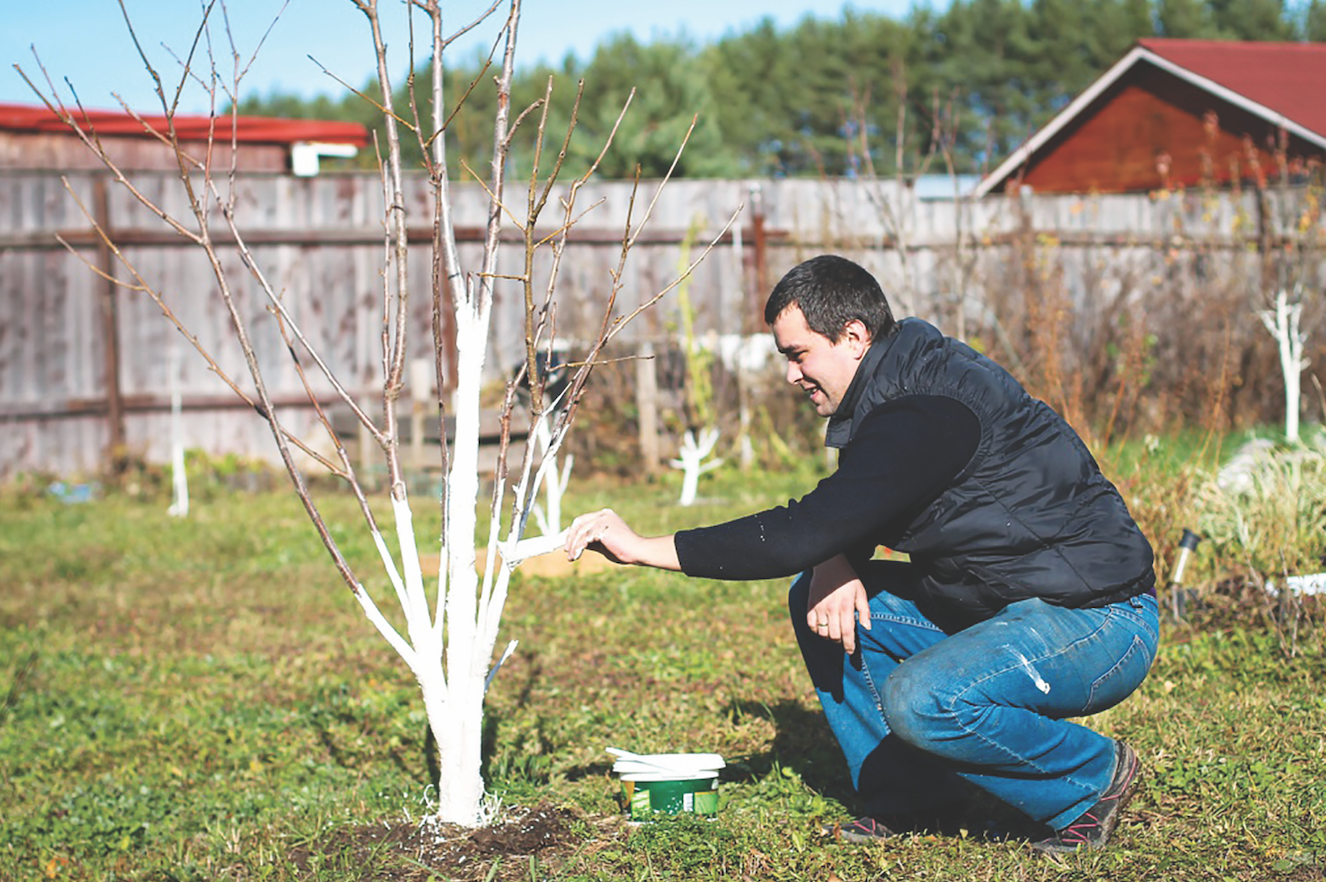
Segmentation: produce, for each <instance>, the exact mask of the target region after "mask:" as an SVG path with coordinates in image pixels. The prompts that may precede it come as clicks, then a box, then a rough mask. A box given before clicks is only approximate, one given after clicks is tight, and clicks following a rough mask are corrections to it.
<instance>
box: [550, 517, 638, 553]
mask: <svg viewBox="0 0 1326 882" xmlns="http://www.w3.org/2000/svg"><path fill="white" fill-rule="evenodd" d="M639 540H640V537H639V536H638V535H636V532H635V531H634V530H632V529H631V528H630V527H629V526H627V524H626V521H624V520H622V518H621V515H619V514H617V513H616V512H615V511H613V510H612V509H610V508H605V509H603V510H602V511H596V512H593V513H592V514H583V515H581V516H580V517H578V518H576V519H575V520H574V521H572V522H571V529H569V530H568V531H567V533H566V556H567V557H568V558H569V559H571V560H577V559H579V557H580V555H581V554H583V553H584V552H585V549H587V548H593V549H594V550H595V551H597V552H599V553H600V554H602V555H603V556H604V557H606V558H607V559H608V560H610V561H612V562H613V563H619V564H632V563H635V560H634V559H633V558H632V554H631V551H632V547H633V545H634V544H635V543H637V542H639Z"/></svg>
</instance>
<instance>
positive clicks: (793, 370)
mask: <svg viewBox="0 0 1326 882" xmlns="http://www.w3.org/2000/svg"><path fill="white" fill-rule="evenodd" d="M800 379H801V368H800V366H799V365H797V363H796V362H795V361H789V362H788V363H787V382H789V383H791V384H793V385H796V382H797V381H798V380H800Z"/></svg>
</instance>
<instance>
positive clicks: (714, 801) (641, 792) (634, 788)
mask: <svg viewBox="0 0 1326 882" xmlns="http://www.w3.org/2000/svg"><path fill="white" fill-rule="evenodd" d="M622 792H623V794H624V795H625V796H626V811H627V814H628V815H629V816H630V818H631V820H632V821H648V820H649V819H650V818H651V817H652V816H653V815H655V814H658V813H663V814H669V815H675V814H680V813H683V812H694V813H695V814H697V815H713V814H717V813H718V772H699V773H696V774H694V775H688V776H686V777H676V776H670V775H667V774H666V773H664V774H649V773H636V774H628V775H622Z"/></svg>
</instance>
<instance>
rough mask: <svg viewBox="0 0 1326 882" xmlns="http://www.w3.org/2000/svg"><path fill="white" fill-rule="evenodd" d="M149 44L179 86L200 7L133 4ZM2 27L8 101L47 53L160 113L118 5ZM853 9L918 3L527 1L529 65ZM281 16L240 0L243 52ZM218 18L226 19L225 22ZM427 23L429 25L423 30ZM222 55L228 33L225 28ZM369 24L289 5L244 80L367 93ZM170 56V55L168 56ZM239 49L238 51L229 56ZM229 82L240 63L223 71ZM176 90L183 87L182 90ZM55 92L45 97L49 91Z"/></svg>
mask: <svg viewBox="0 0 1326 882" xmlns="http://www.w3.org/2000/svg"><path fill="white" fill-rule="evenodd" d="M124 3H125V5H126V7H127V8H128V10H129V14H130V16H131V18H132V19H133V22H134V28H135V31H136V32H137V35H138V38H139V41H140V42H141V43H142V45H143V47H144V49H145V50H146V51H147V53H148V55H149V57H150V58H151V59H152V61H153V63H154V65H156V66H157V67H158V69H159V70H161V71H162V73H163V77H164V78H166V79H168V81H171V80H170V77H177V76H178V71H179V65H178V63H177V62H176V61H175V60H174V57H173V55H172V52H171V51H168V49H169V50H173V53H174V55H177V56H180V57H182V56H183V55H184V54H185V53H186V52H187V51H188V48H189V45H190V43H191V42H192V40H193V36H194V32H195V30H196V28H197V23H198V21H199V20H200V16H201V9H202V5H201V3H200V2H199V0H124ZM4 5H5V7H6V8H5V10H4V15H3V20H4V26H3V27H2V28H0V59H2V60H3V61H4V65H3V68H2V69H0V102H19V103H33V102H35V101H36V98H35V96H34V95H33V93H32V92H31V90H30V89H29V88H28V86H27V85H26V84H25V83H24V82H23V79H22V78H21V77H20V76H19V74H18V73H17V72H16V71H15V70H14V65H15V64H18V65H20V66H21V67H22V68H23V70H24V71H25V72H26V73H27V74H28V75H29V76H30V77H32V78H33V79H34V80H37V79H38V78H40V77H41V71H40V69H39V67H38V65H37V62H36V60H35V59H34V58H33V55H32V49H31V47H33V46H35V47H36V50H37V53H38V55H39V56H40V58H41V62H42V65H44V67H45V69H46V72H47V73H48V74H49V75H50V76H51V78H52V79H53V80H55V81H56V82H57V84H58V85H59V88H60V89H61V90H62V94H64V95H65V96H66V98H67V96H68V89H67V87H66V86H65V85H64V83H63V80H64V78H68V79H69V80H70V81H71V82H72V83H73V85H74V88H76V89H77V91H78V95H79V97H80V99H81V100H82V102H83V104H84V105H85V106H87V107H93V108H103V107H111V108H113V107H117V106H118V104H117V102H116V99H115V97H114V94H119V95H120V96H122V97H123V98H124V99H125V100H126V101H127V102H128V103H129V105H130V106H132V107H135V108H137V109H142V110H147V111H150V110H153V109H155V108H156V107H157V106H158V105H157V104H156V99H155V97H154V93H153V91H152V81H151V79H150V77H149V76H148V74H147V72H146V70H145V69H144V67H143V65H142V63H141V62H140V61H139V59H138V56H137V54H136V52H135V50H134V47H133V43H132V41H131V39H130V37H129V33H128V30H127V29H126V27H125V25H124V20H123V18H122V16H121V13H120V8H119V4H118V3H117V2H116V0H6V2H5V4H4ZM844 5H849V6H851V7H852V8H854V9H857V10H861V11H876V12H881V13H883V14H886V15H890V16H895V17H898V16H902V15H905V14H906V13H907V12H908V10H909V9H910V8H911V6H912V0H855V2H852V3H850V4H843V3H833V2H829V3H824V2H821V3H814V2H811V0H719V2H715V0H664V2H649V3H641V2H638V0H635V2H633V0H525V11H524V13H523V15H522V19H521V26H520V30H519V44H518V45H519V47H520V48H519V49H518V53H517V57H518V58H519V59H521V60H523V61H525V62H531V61H534V60H538V59H543V60H547V61H551V62H556V61H560V60H561V59H562V58H563V57H564V56H565V55H566V53H568V52H575V53H576V54H577V55H578V56H579V57H580V58H582V59H583V58H587V57H588V56H589V54H590V53H591V52H592V50H593V48H594V46H595V45H597V44H598V42H599V41H600V40H602V39H603V38H604V37H606V36H608V35H610V34H613V33H616V32H619V31H623V30H629V31H631V32H632V33H633V34H635V36H636V37H637V38H639V39H641V40H643V41H647V40H650V39H652V38H654V37H657V36H668V35H677V34H679V33H685V34H687V35H689V36H690V37H691V38H693V39H695V40H697V41H699V42H705V41H708V40H712V39H716V38H718V37H721V36H723V35H724V34H726V33H728V32H731V31H741V30H745V29H747V28H749V27H750V26H751V25H753V24H755V23H756V22H758V21H759V20H760V19H761V18H763V17H765V16H769V17H772V18H773V19H774V21H775V22H776V23H777V24H778V25H779V26H780V27H788V26H791V25H794V24H795V23H796V22H798V21H800V20H801V19H802V18H803V17H805V16H806V15H811V14H813V15H816V16H818V17H821V18H825V17H829V18H835V17H837V16H838V15H839V13H840V12H841V11H842V9H843V6H844ZM381 6H382V10H383V12H382V15H383V18H384V21H386V22H390V24H391V27H390V30H389V31H388V32H387V35H386V37H387V43H388V52H389V57H391V58H392V59H393V63H392V64H391V74H392V76H394V77H399V76H401V75H402V72H403V71H404V70H405V67H406V63H405V58H406V57H407V47H408V40H407V36H406V35H407V29H406V25H405V23H404V22H405V20H404V15H403V13H402V11H401V10H402V9H403V8H404V7H403V5H402V4H401V3H400V2H393V0H382V2H381ZM485 7H486V4H485V3H483V2H482V0H444V9H445V10H447V20H448V22H449V24H448V30H450V29H452V28H455V27H459V26H460V25H461V24H464V23H468V22H469V21H471V20H473V18H475V17H476V16H477V15H478V14H479V13H480V12H481V11H482V10H483V9H484V8H485ZM280 10H281V2H280V0H229V3H228V6H227V12H228V16H229V21H230V26H231V31H232V33H233V34H234V38H235V44H236V49H237V51H238V52H239V54H240V55H241V56H243V57H244V58H245V59H246V60H247V59H248V58H249V57H250V56H251V55H252V53H253V50H254V49H255V48H256V47H257V45H258V41H259V40H260V39H261V38H262V36H263V33H264V32H265V31H266V30H267V28H268V26H269V25H271V23H272V20H273V18H274V17H275V16H276V15H277V13H278V11H280ZM213 14H214V15H216V13H215V12H214V13H213ZM416 26H418V25H416ZM496 27H497V26H496V24H487V23H486V24H485V25H484V26H482V27H481V29H480V30H481V32H482V34H483V36H482V37H476V38H473V39H470V40H468V41H467V43H466V44H465V45H463V46H461V47H460V51H461V52H465V53H468V52H471V51H474V47H475V46H477V45H478V44H479V43H486V42H489V41H491V40H492V39H493V35H494V33H495V31H496ZM213 34H214V38H215V39H216V40H217V42H216V49H217V51H218V54H219V55H220V54H224V53H223V51H222V50H223V48H224V47H223V46H222V45H220V42H219V38H221V37H222V36H223V35H224V29H222V28H219V27H218V28H214V30H213ZM371 46H372V44H371V39H370V37H369V33H368V29H367V20H366V19H365V18H364V16H363V15H362V14H361V13H360V12H359V11H358V10H357V9H356V8H355V7H354V5H353V4H352V3H351V2H350V0H289V3H288V5H287V6H286V8H285V11H284V12H283V13H282V14H281V16H280V18H279V20H277V21H276V24H275V26H274V27H273V29H272V31H271V34H270V36H268V38H267V41H266V42H265V43H264V44H263V47H262V51H261V52H260V53H259V54H258V57H257V60H256V61H255V62H254V63H253V65H252V67H251V68H250V70H249V73H248V74H247V75H246V76H245V78H244V80H243V85H242V87H241V88H242V89H243V91H244V94H248V93H249V92H257V93H258V94H266V93H268V92H269V91H271V90H273V89H280V90H282V91H287V92H296V93H299V94H302V95H315V94H318V93H320V92H326V93H332V94H339V93H340V92H341V91H342V89H341V87H340V86H339V85H338V84H337V83H336V82H335V81H334V80H333V79H331V78H330V77H329V76H328V75H327V74H326V73H324V72H323V71H322V70H321V68H319V66H318V64H315V63H314V62H313V61H311V60H309V56H310V55H312V56H313V57H314V58H316V59H317V61H318V62H320V63H321V64H322V65H323V66H324V67H326V68H327V69H328V70H329V71H331V72H333V73H335V74H336V75H337V76H338V77H340V78H342V79H344V80H345V81H346V82H349V83H352V84H354V85H355V86H359V85H362V83H363V82H364V81H365V80H366V79H367V78H368V76H369V75H370V74H371V73H372V71H373V68H374V60H373V57H372V51H371ZM166 47H168V49H167V48H166ZM227 51H228V50H227ZM218 67H219V68H221V69H222V70H223V71H225V72H226V73H227V74H228V73H229V71H230V70H231V69H232V67H231V63H230V61H229V60H228V59H226V60H223V63H222V64H220V65H218ZM172 82H173V81H172ZM43 88H45V86H44V83H43ZM206 107H207V96H206V94H205V93H204V92H203V91H202V90H201V89H198V88H194V89H192V90H191V91H189V92H187V93H186V97H185V100H184V102H183V105H182V109H184V110H185V111H188V112H198V111H202V110H205V109H206Z"/></svg>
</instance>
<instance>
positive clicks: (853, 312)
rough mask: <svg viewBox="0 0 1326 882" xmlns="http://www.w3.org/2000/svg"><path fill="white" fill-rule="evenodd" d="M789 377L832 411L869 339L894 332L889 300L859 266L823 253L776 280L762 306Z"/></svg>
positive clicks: (820, 408) (818, 408)
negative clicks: (783, 358) (778, 280)
mask: <svg viewBox="0 0 1326 882" xmlns="http://www.w3.org/2000/svg"><path fill="white" fill-rule="evenodd" d="M764 319H765V321H767V322H768V323H769V324H770V326H772V329H773V335H774V341H775V342H776V343H777V344H778V351H779V352H781V353H783V355H784V356H786V358H787V381H788V382H789V383H791V384H793V385H794V386H798V387H799V388H801V389H802V391H804V392H805V393H806V394H807V396H808V397H809V398H810V402H811V404H812V405H813V406H814V407H815V412H816V413H818V414H819V415H820V416H832V415H833V414H834V413H835V412H837V410H838V407H839V405H841V404H842V401H843V396H844V395H846V393H847V389H848V387H849V386H850V385H851V384H852V379H853V378H854V377H855V376H856V370H857V367H858V365H860V363H861V359H862V358H864V357H865V354H866V352H867V351H868V350H869V349H870V344H871V342H872V341H874V340H877V339H879V338H880V337H883V336H887V335H889V334H891V333H893V329H894V327H895V322H894V320H893V313H892V312H891V311H890V310H889V303H888V300H886V299H885V298H884V292H883V291H881V290H880V289H879V284H878V283H877V282H876V281H875V279H874V278H873V277H872V276H871V275H870V273H868V272H866V271H865V270H864V269H862V268H861V267H859V266H857V265H856V264H855V263H852V262H851V261H850V260H846V259H844V258H841V257H836V256H834V255H831V254H826V255H823V256H821V257H816V258H812V259H811V260H808V261H806V262H805V263H803V264H801V265H799V266H797V267H794V268H793V269H792V271H791V272H789V273H788V274H787V275H785V276H783V279H782V281H780V282H779V283H778V284H777V285H775V286H774V289H773V293H772V294H770V295H769V300H768V302H767V303H766V304H765V307H764Z"/></svg>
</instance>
